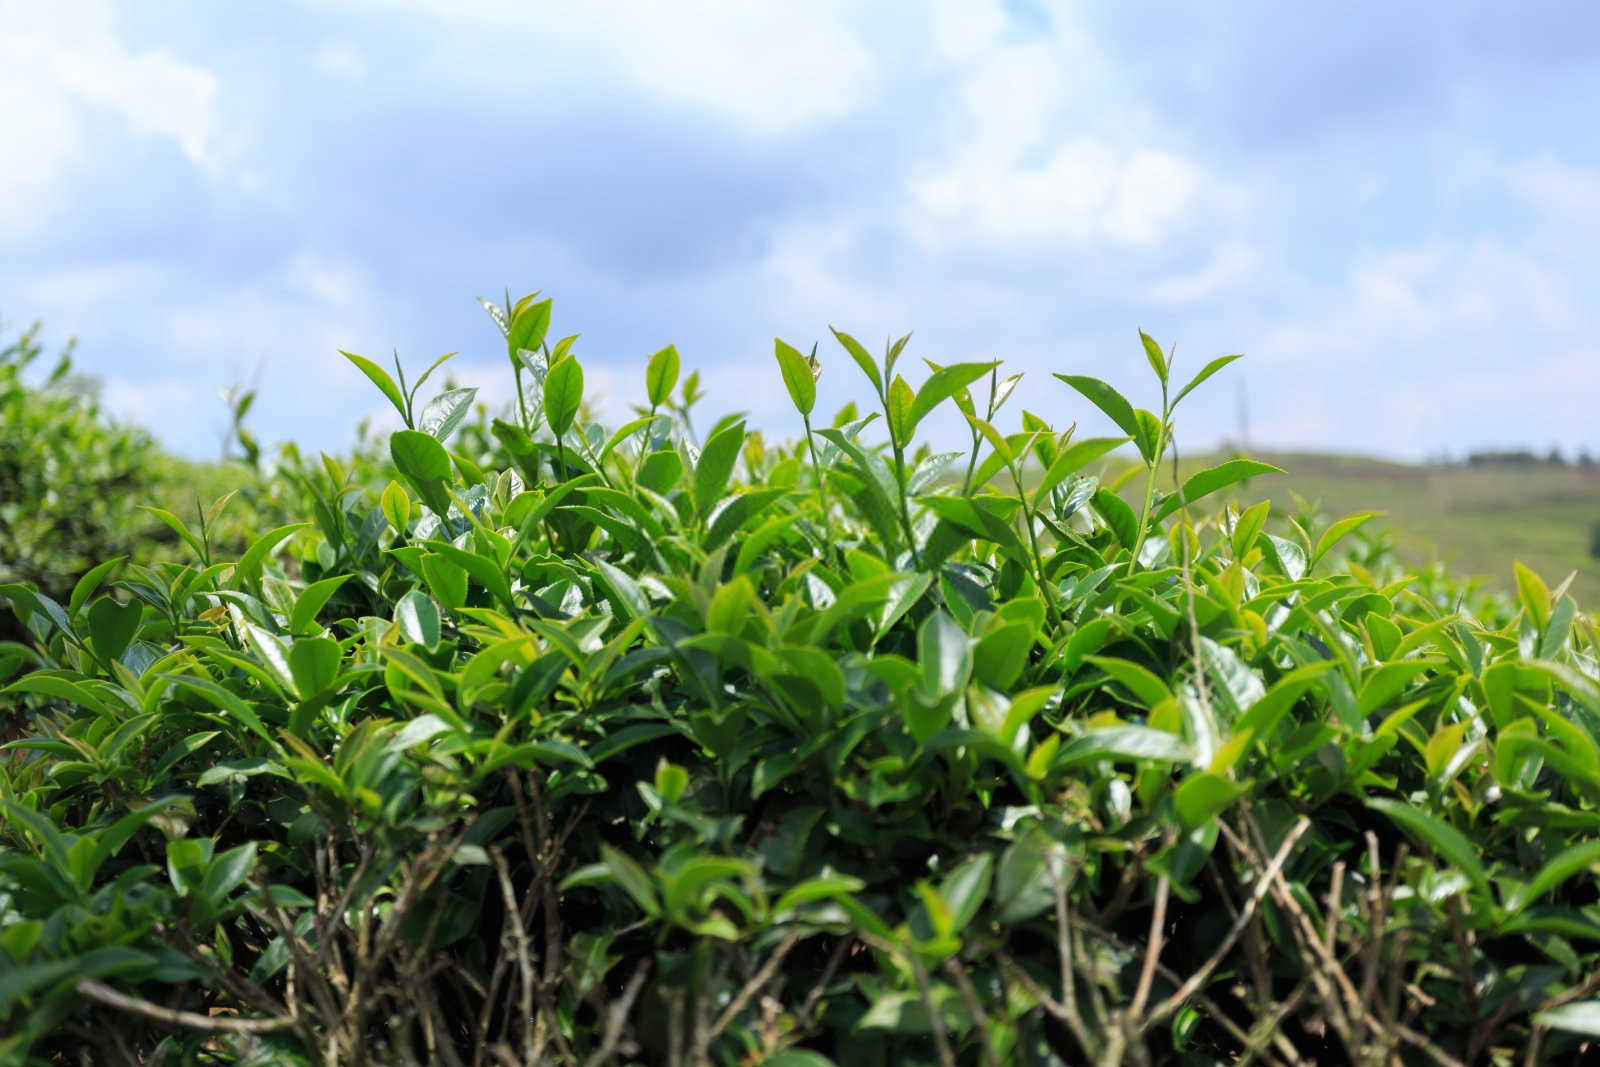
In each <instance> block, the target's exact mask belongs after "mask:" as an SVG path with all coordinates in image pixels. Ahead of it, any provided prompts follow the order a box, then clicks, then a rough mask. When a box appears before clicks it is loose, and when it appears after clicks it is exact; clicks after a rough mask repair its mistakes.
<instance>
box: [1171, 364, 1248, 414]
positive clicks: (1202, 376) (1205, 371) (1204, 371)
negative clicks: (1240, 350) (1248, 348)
mask: <svg viewBox="0 0 1600 1067" xmlns="http://www.w3.org/2000/svg"><path fill="white" fill-rule="evenodd" d="M1243 358H1244V356H1243V355H1242V354H1241V355H1232V356H1218V357H1217V358H1216V359H1214V360H1212V361H1211V362H1210V363H1207V364H1206V365H1205V366H1204V367H1202V368H1200V373H1199V374H1196V375H1195V376H1194V377H1193V378H1191V379H1189V384H1188V385H1186V386H1184V387H1183V388H1182V389H1180V390H1178V395H1177V396H1175V397H1173V398H1172V406H1173V407H1177V406H1178V401H1180V400H1182V399H1183V398H1184V397H1186V396H1188V395H1189V393H1190V392H1192V391H1193V390H1194V388H1195V386H1197V385H1199V384H1200V383H1201V382H1203V381H1205V380H1206V379H1207V378H1209V377H1211V376H1212V375H1213V374H1215V373H1217V371H1219V370H1221V369H1222V368H1223V367H1226V366H1227V365H1228V364H1230V363H1232V362H1233V361H1234V360H1236V359H1243Z"/></svg>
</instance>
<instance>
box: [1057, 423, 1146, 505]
mask: <svg viewBox="0 0 1600 1067" xmlns="http://www.w3.org/2000/svg"><path fill="white" fill-rule="evenodd" d="M1129 440H1130V438H1127V437H1086V438H1084V439H1083V440H1081V441H1074V442H1073V443H1072V444H1070V445H1068V446H1067V447H1066V448H1063V449H1062V450H1061V452H1060V453H1059V454H1058V455H1057V456H1056V458H1055V461H1054V462H1053V463H1051V464H1050V467H1049V469H1048V470H1046V471H1045V472H1044V477H1043V478H1041V479H1039V484H1038V485H1037V486H1035V487H1034V490H1033V499H1034V502H1035V504H1037V502H1038V501H1040V500H1043V499H1045V497H1046V496H1048V495H1049V493H1050V491H1051V490H1052V489H1054V488H1055V487H1056V486H1057V485H1060V484H1061V482H1062V481H1063V480H1064V479H1065V478H1066V477H1067V476H1068V475H1069V474H1075V473H1077V472H1078V471H1080V470H1082V469H1083V468H1084V467H1086V466H1088V465H1089V464H1090V463H1093V462H1094V461H1095V460H1097V459H1099V458H1100V457H1101V456H1103V455H1105V454H1106V453H1107V452H1110V451H1111V450H1112V449H1114V448H1119V447H1121V446H1122V445H1125V444H1127V443H1128V441H1129Z"/></svg>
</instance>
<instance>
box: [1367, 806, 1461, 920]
mask: <svg viewBox="0 0 1600 1067" xmlns="http://www.w3.org/2000/svg"><path fill="white" fill-rule="evenodd" d="M1367 807H1369V808H1372V809H1373V810H1374V811H1377V812H1379V813H1381V814H1383V815H1387V816H1388V817H1389V818H1390V819H1392V820H1393V821H1394V822H1396V823H1398V824H1399V825H1400V827H1401V828H1402V829H1404V830H1408V831H1410V833H1411V834H1413V835H1414V836H1416V837H1418V838H1421V840H1422V842H1423V843H1424V844H1426V845H1427V846H1428V847H1429V848H1431V849H1433V851H1434V852H1436V853H1438V855H1439V856H1440V858H1441V859H1444V860H1445V861H1447V862H1448V863H1450V864H1451V865H1452V866H1453V867H1455V868H1456V869H1457V870H1459V871H1460V872H1461V873H1462V874H1464V875H1466V877H1467V881H1468V882H1469V883H1471V885H1472V887H1473V888H1474V889H1477V890H1478V891H1479V892H1481V893H1483V894H1484V895H1485V896H1487V895H1488V893H1489V874H1488V872H1487V871H1485V870H1484V869H1483V863H1482V862H1481V861H1480V860H1479V859H1478V850H1477V849H1476V848H1475V847H1473V845H1472V842H1470V841H1468V840H1467V839H1466V837H1465V836H1463V835H1462V833H1461V831H1460V830H1457V829H1456V828H1455V827H1454V826H1451V825H1450V824H1449V823H1447V822H1443V821H1441V820H1440V819H1438V818H1436V817H1434V816H1432V815H1429V814H1428V813H1427V812H1425V811H1423V810H1422V809H1421V808H1418V807H1415V806H1413V805H1411V804H1407V803H1406V802H1405V801H1403V800H1394V799H1391V798H1388V797H1374V798H1372V799H1370V800H1368V801H1367Z"/></svg>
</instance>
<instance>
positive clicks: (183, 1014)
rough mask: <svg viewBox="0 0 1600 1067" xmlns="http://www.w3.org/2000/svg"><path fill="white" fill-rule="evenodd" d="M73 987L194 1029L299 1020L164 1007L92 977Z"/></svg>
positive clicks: (264, 1030)
mask: <svg viewBox="0 0 1600 1067" xmlns="http://www.w3.org/2000/svg"><path fill="white" fill-rule="evenodd" d="M73 988H74V989H76V990H77V991H78V995H79V996H81V997H87V998H88V999H89V1000H94V1001H98V1002H99V1003H101V1004H104V1005H106V1006H107V1007H109V1008H117V1009H119V1010H121V1011H127V1012H132V1013H133V1014H135V1015H142V1016H144V1017H145V1018H146V1019H154V1020H155V1021H157V1022H163V1023H168V1024H169V1025H172V1026H187V1027H189V1028H190V1029H193V1030H206V1031H209V1032H211V1033H217V1034H270V1033H276V1032H277V1031H279V1030H291V1029H293V1028H294V1026H295V1022H296V1020H294V1019H293V1018H291V1017H289V1016H287V1015H280V1016H279V1017H278V1018H276V1019H238V1018H234V1017H232V1016H226V1015H201V1014H199V1013H198V1012H193V1011H177V1010H175V1009H173V1008H163V1007H161V1006H160V1005H159V1004H152V1003H150V1002H149V1001H148V1000H141V999H139V998H138V997H130V996H128V995H127V994H126V993H121V992H118V991H117V990H115V989H112V988H111V987H110V986H108V985H106V984H105V983H104V982H97V981H95V980H94V979H93V978H80V979H78V981H77V982H76V983H75V984H74V985H73Z"/></svg>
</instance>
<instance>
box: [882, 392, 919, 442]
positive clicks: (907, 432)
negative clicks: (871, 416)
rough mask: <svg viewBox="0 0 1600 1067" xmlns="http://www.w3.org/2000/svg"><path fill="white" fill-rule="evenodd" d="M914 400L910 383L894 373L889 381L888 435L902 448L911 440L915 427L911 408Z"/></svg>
mask: <svg viewBox="0 0 1600 1067" xmlns="http://www.w3.org/2000/svg"><path fill="white" fill-rule="evenodd" d="M916 401H917V398H916V395H915V394H914V393H912V391H911V386H910V384H909V383H908V382H907V381H906V380H905V379H904V378H902V377H900V375H898V374H896V375H895V376H894V381H893V382H891V383H889V405H888V418H889V436H890V437H892V438H893V439H894V441H895V443H896V444H898V445H900V447H902V448H904V447H905V446H906V445H907V444H909V443H910V441H911V433H912V430H913V429H914V427H915V423H914V421H913V419H912V412H911V409H912V406H913V405H915V404H916Z"/></svg>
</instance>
